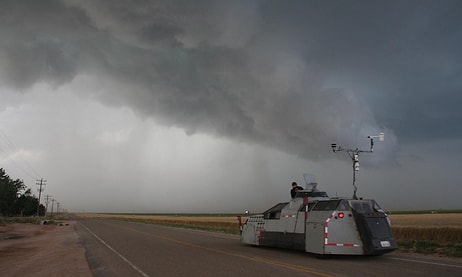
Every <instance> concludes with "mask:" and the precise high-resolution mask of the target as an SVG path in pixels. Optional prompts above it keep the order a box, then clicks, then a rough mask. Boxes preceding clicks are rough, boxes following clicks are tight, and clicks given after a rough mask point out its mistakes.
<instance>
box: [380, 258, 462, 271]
mask: <svg viewBox="0 0 462 277" xmlns="http://www.w3.org/2000/svg"><path fill="white" fill-rule="evenodd" d="M387 258H388V259H392V260H397V261H405V262H413V263H421V264H432V265H439V266H447V267H455V268H462V266H460V265H453V264H444V263H436V262H426V261H419V260H412V259H405V258H394V257H387Z"/></svg>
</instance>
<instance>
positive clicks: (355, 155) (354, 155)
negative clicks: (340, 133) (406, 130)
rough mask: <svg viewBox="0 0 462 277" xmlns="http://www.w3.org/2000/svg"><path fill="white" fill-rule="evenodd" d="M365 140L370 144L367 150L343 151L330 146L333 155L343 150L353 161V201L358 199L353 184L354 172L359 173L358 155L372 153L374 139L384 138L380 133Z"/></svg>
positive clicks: (333, 145)
mask: <svg viewBox="0 0 462 277" xmlns="http://www.w3.org/2000/svg"><path fill="white" fill-rule="evenodd" d="M367 138H368V139H369V140H370V142H371V145H370V148H369V150H359V149H358V148H356V149H343V148H342V147H341V146H337V143H332V144H331V145H330V146H331V147H332V151H333V152H334V153H336V152H340V151H344V150H345V151H346V152H347V153H348V155H349V156H350V158H351V160H352V161H353V188H354V192H353V199H358V197H357V196H356V191H357V187H356V184H355V183H356V171H359V153H372V152H374V138H379V141H383V140H384V138H385V134H384V133H380V134H379V135H378V136H368V137H367Z"/></svg>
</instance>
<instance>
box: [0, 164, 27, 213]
mask: <svg viewBox="0 0 462 277" xmlns="http://www.w3.org/2000/svg"><path fill="white" fill-rule="evenodd" d="M25 188H26V186H25V185H24V182H23V181H22V180H19V179H17V180H12V179H11V178H10V176H8V175H7V174H6V172H5V170H4V169H3V168H0V214H2V215H11V214H12V212H13V208H14V206H15V202H16V200H17V198H18V195H19V194H20V193H21V191H23V190H24V189H25Z"/></svg>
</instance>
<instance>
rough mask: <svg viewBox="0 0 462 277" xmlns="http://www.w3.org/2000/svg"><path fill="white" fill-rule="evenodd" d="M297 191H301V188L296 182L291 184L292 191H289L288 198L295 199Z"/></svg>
mask: <svg viewBox="0 0 462 277" xmlns="http://www.w3.org/2000/svg"><path fill="white" fill-rule="evenodd" d="M299 190H303V188H302V187H301V186H299V185H298V184H297V182H292V189H291V190H290V196H291V197H292V199H293V198H295V195H296V194H297V191H299Z"/></svg>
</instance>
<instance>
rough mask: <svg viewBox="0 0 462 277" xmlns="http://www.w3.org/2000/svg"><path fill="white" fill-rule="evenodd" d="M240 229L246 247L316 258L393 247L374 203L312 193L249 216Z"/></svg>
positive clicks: (301, 193) (304, 192)
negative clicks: (296, 252)
mask: <svg viewBox="0 0 462 277" xmlns="http://www.w3.org/2000/svg"><path fill="white" fill-rule="evenodd" d="M241 230H242V233H241V241H242V242H243V243H246V244H253V245H260V246H272V247H282V248H289V249H297V250H303V251H306V252H308V253H314V254H320V255H324V254H335V255H382V254H384V253H387V252H391V251H393V250H395V249H397V248H398V246H397V244H396V241H395V238H394V237H393V234H392V231H391V227H390V221H389V219H388V217H387V215H386V213H385V212H384V211H383V210H382V209H381V208H380V206H379V205H378V204H377V202H376V201H375V200H372V199H346V198H330V197H328V196H327V193H325V192H321V191H317V190H316V189H313V190H311V191H309V190H302V191H299V192H297V194H296V196H295V198H293V199H292V200H291V201H290V202H284V203H279V204H277V205H275V206H274V207H272V208H270V209H268V210H267V211H265V212H263V213H262V214H257V215H251V216H249V218H248V219H247V221H246V222H245V223H244V224H243V226H242V228H241Z"/></svg>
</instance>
